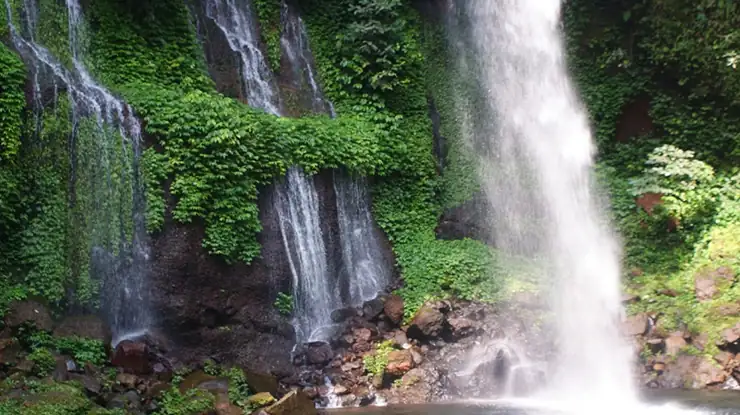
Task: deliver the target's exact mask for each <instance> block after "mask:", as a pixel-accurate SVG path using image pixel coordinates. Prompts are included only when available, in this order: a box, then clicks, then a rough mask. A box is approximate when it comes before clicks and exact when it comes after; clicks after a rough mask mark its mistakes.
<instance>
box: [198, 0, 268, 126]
mask: <svg viewBox="0 0 740 415" xmlns="http://www.w3.org/2000/svg"><path fill="white" fill-rule="evenodd" d="M206 15H207V16H208V18H209V19H211V20H212V21H213V22H214V23H215V24H216V26H218V28H219V29H221V31H222V32H223V34H224V35H225V36H226V40H227V41H228V42H229V47H230V48H231V50H232V51H234V53H236V54H237V55H239V58H240V62H241V68H240V72H241V75H242V82H243V85H242V87H243V88H244V93H245V95H246V97H247V101H248V103H249V105H251V106H253V107H255V108H261V109H263V110H265V111H267V112H269V113H270V114H275V115H279V114H280V106H279V104H278V94H277V91H276V89H275V87H274V86H273V80H272V73H271V71H270V67H269V66H268V64H267V60H266V59H265V56H264V55H263V53H262V50H261V49H260V45H259V33H258V31H257V28H258V26H257V24H256V19H255V17H254V11H253V10H252V3H251V1H237V0H206Z"/></svg>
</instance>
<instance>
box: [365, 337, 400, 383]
mask: <svg viewBox="0 0 740 415" xmlns="http://www.w3.org/2000/svg"><path fill="white" fill-rule="evenodd" d="M393 350H394V347H393V340H386V341H384V342H381V343H378V344H377V345H375V350H374V351H373V352H372V353H368V354H366V355H365V357H363V358H362V363H363V365H364V367H365V371H367V372H368V373H370V374H372V375H373V376H376V377H381V378H382V377H383V374H384V373H385V368H386V366H388V354H390V352H392V351H393Z"/></svg>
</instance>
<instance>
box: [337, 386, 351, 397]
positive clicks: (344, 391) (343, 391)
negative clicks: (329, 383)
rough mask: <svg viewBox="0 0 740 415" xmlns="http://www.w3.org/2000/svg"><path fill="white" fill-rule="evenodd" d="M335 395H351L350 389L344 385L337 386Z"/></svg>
mask: <svg viewBox="0 0 740 415" xmlns="http://www.w3.org/2000/svg"><path fill="white" fill-rule="evenodd" d="M334 393H335V394H337V396H341V395H346V394H348V393H349V389H347V387H346V386H344V385H335V386H334Z"/></svg>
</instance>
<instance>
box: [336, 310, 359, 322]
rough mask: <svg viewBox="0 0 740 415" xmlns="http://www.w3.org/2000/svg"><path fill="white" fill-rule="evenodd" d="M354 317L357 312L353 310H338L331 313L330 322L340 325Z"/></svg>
mask: <svg viewBox="0 0 740 415" xmlns="http://www.w3.org/2000/svg"><path fill="white" fill-rule="evenodd" d="M355 316H357V310H356V309H355V308H352V307H350V308H340V309H339V310H334V311H333V312H332V313H331V321H333V322H334V323H342V322H344V321H345V320H348V319H350V318H352V317H355Z"/></svg>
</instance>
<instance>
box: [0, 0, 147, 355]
mask: <svg viewBox="0 0 740 415" xmlns="http://www.w3.org/2000/svg"><path fill="white" fill-rule="evenodd" d="M5 6H6V12H7V16H8V25H9V32H10V38H11V40H12V42H13V46H14V47H15V48H16V49H17V50H18V51H19V52H20V54H21V55H22V57H23V59H24V60H25V62H26V64H27V65H28V67H29V68H30V70H31V80H32V84H33V85H32V91H33V97H32V100H33V102H34V104H35V108H34V110H35V112H36V120H37V122H36V127H37V131H36V132H37V134H38V133H39V130H40V129H41V128H43V123H42V121H41V120H42V112H43V111H44V110H45V108H44V106H43V102H44V100H43V99H42V96H43V94H44V93H48V92H45V91H49V90H51V91H53V94H54V97H52V101H53V102H57V97H56V95H57V93H58V92H60V91H61V92H66V95H67V97H68V98H69V103H70V107H71V124H72V127H71V129H72V134H71V136H70V138H69V151H70V159H71V160H70V168H71V171H70V173H69V180H70V183H69V188H70V192H69V205H70V209H71V211H72V212H73V213H72V214H71V215H72V216H73V218H72V221H73V222H74V223H75V224H77V225H79V226H81V227H83V229H81V230H79V232H80V233H81V234H87V235H89V240H87V241H82V242H81V243H82V244H83V246H86V250H87V251H88V256H89V258H79V259H78V261H79V262H80V264H88V265H87V266H89V270H90V271H89V272H90V274H91V278H93V279H98V280H101V282H102V288H103V299H102V302H101V303H102V308H103V310H104V312H105V313H106V314H107V316H108V318H109V320H110V324H111V329H112V331H113V335H114V339H113V341H114V343H116V342H117V341H118V340H120V339H121V338H125V337H127V336H130V335H132V334H134V333H143V332H144V331H145V330H146V329H147V328H148V327H149V324H150V316H149V313H148V308H147V301H146V291H145V287H144V279H145V277H146V272H147V267H146V263H147V259H148V248H147V243H146V230H145V224H144V203H145V201H144V194H143V188H142V185H141V183H140V176H139V159H140V156H141V149H142V148H141V130H140V124H139V121H138V120H137V119H136V117H135V115H134V113H133V111H132V109H131V107H129V106H128V105H127V104H126V103H124V102H123V101H121V100H120V99H118V98H116V97H115V96H113V94H111V93H110V92H109V91H108V90H106V89H105V88H103V87H102V86H100V85H99V84H97V83H96V82H95V80H94V79H93V77H92V76H91V75H90V73H89V72H88V70H87V68H86V67H85V63H84V62H85V52H86V48H85V44H86V41H87V38H86V36H85V24H84V21H83V17H82V14H81V8H80V4H79V3H78V1H77V0H66V11H67V19H68V31H69V36H68V41H69V50H68V51H67V53H68V54H69V59H68V60H71V65H69V64H68V65H66V66H65V65H64V64H63V63H62V62H63V61H64V57H62V56H54V55H53V54H52V53H51V52H50V51H49V49H47V48H46V47H45V46H44V45H42V44H41V43H39V41H38V34H37V33H36V32H37V27H38V22H37V20H36V19H37V17H38V14H39V13H38V5H37V4H36V3H35V2H34V1H33V0H24V2H23V3H22V4H19V5H18V6H14V5H12V4H11V2H9V1H7V0H6V2H5ZM14 7H17V8H14ZM16 18H19V19H17V20H16ZM16 23H18V24H19V25H20V26H19V27H17V26H16ZM79 269H81V270H83V271H82V272H84V270H85V269H86V266H85V265H79Z"/></svg>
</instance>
